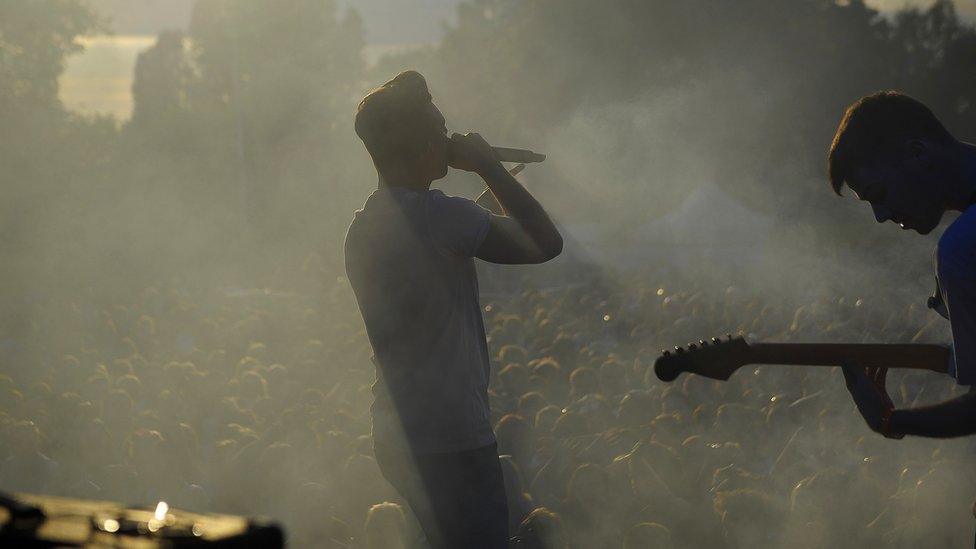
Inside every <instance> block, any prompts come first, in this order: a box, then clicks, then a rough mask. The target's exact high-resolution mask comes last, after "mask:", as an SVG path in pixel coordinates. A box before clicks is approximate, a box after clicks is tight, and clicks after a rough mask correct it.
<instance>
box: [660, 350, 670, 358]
mask: <svg viewBox="0 0 976 549" xmlns="http://www.w3.org/2000/svg"><path fill="white" fill-rule="evenodd" d="M661 354H662V355H664V356H671V351H668V350H667V349H665V350H663V351H661Z"/></svg>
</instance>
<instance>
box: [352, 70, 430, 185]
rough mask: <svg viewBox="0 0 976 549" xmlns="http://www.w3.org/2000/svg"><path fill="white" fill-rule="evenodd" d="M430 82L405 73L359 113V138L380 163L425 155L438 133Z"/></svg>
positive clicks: (364, 103)
mask: <svg viewBox="0 0 976 549" xmlns="http://www.w3.org/2000/svg"><path fill="white" fill-rule="evenodd" d="M432 106H433V105H432V103H431V97H430V91H429V90H428V89H427V81H426V80H424V77H423V76H421V74H420V73H419V72H417V71H404V72H401V73H400V74H398V75H396V76H395V77H394V78H393V79H392V80H390V81H389V82H387V83H385V84H383V85H382V86H380V87H378V88H376V89H374V90H373V91H371V92H369V93H368V94H366V97H363V99H362V101H360V102H359V108H358V109H357V111H356V135H358V136H359V138H360V139H362V140H363V144H364V145H365V146H366V150H367V151H369V154H370V156H372V157H373V160H374V161H375V162H376V164H377V165H378V166H379V165H383V164H386V163H388V162H390V161H392V160H396V159H400V158H406V157H410V156H415V155H418V154H420V153H421V152H423V149H424V147H426V145H427V143H428V140H427V139H426V136H427V135H428V134H431V133H432V132H434V131H435V130H436V129H437V128H436V121H435V119H434V117H433V116H432V115H431V108H432Z"/></svg>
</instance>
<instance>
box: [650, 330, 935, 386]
mask: <svg viewBox="0 0 976 549" xmlns="http://www.w3.org/2000/svg"><path fill="white" fill-rule="evenodd" d="M950 353H951V351H950V349H949V346H948V345H934V344H928V343H747V342H746V340H745V339H743V338H742V337H736V338H733V337H732V336H731V335H728V336H726V338H725V339H719V338H712V340H711V341H705V340H703V339H702V340H699V341H698V343H689V344H688V346H687V347H675V348H674V350H673V351H663V352H662V354H661V356H659V357H658V358H657V360H655V361H654V373H655V374H657V377H658V379H660V380H661V381H674V380H675V379H676V378H677V377H678V376H679V375H681V373H683V372H688V373H692V374H698V375H700V376H704V377H708V378H711V379H718V380H721V381H726V380H727V379H729V377H730V376H731V375H732V374H733V373H735V371H736V370H738V369H739V368H741V367H743V366H746V365H749V364H794V365H799V366H840V365H842V364H856V365H858V366H865V367H883V368H913V369H918V370H930V371H933V372H938V373H943V374H944V373H948V371H949V360H950Z"/></svg>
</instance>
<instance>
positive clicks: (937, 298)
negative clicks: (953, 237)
mask: <svg viewBox="0 0 976 549" xmlns="http://www.w3.org/2000/svg"><path fill="white" fill-rule="evenodd" d="M934 255H935V257H934V258H933V263H935V292H934V293H933V294H932V295H931V296H929V298H928V300H926V302H925V304H926V305H927V306H928V308H929V309H932V310H933V311H935V312H936V313H939V316H941V317H942V318H944V319H946V320H949V310H948V309H946V305H945V300H944V299H943V298H942V285H941V284H940V283H939V259H938V257H939V256H938V250H936V253H935V254H934Z"/></svg>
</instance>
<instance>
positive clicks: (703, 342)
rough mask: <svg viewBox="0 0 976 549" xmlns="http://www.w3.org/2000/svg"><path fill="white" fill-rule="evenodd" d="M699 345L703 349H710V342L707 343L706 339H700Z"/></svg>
mask: <svg viewBox="0 0 976 549" xmlns="http://www.w3.org/2000/svg"><path fill="white" fill-rule="evenodd" d="M698 344H699V345H701V346H702V347H708V342H707V341H705V340H704V339H699V340H698Z"/></svg>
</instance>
